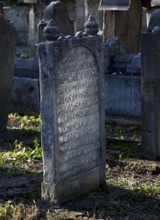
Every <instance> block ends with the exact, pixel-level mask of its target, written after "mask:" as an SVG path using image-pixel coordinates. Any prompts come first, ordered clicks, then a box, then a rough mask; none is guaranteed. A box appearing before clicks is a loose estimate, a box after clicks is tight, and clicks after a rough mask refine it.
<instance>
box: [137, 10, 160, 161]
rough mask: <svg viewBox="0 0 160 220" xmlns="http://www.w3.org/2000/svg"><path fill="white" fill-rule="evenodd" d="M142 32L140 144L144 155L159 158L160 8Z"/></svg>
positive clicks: (149, 157)
mask: <svg viewBox="0 0 160 220" xmlns="http://www.w3.org/2000/svg"><path fill="white" fill-rule="evenodd" d="M152 16H153V17H151V22H150V25H149V27H148V31H149V32H146V33H143V34H142V80H141V82H142V146H143V149H144V156H145V157H146V158H148V159H153V160H156V159H157V158H160V62H159V60H160V23H159V21H160V10H158V11H157V12H156V14H155V13H154V14H153V15H152Z"/></svg>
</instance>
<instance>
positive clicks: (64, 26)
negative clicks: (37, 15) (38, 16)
mask: <svg viewBox="0 0 160 220" xmlns="http://www.w3.org/2000/svg"><path fill="white" fill-rule="evenodd" d="M50 19H54V21H55V22H56V24H57V25H58V27H59V29H60V31H61V33H63V34H64V35H74V22H73V21H72V20H71V19H70V18H69V16H68V12H67V7H66V5H65V4H64V3H62V2H60V1H52V2H51V3H50V4H49V5H48V6H47V7H46V8H45V10H44V15H43V19H42V21H40V22H39V23H38V41H39V42H41V41H43V40H44V38H43V29H44V27H45V26H46V25H47V23H48V21H49V20H50Z"/></svg>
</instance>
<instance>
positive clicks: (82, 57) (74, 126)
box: [56, 46, 100, 179]
mask: <svg viewBox="0 0 160 220" xmlns="http://www.w3.org/2000/svg"><path fill="white" fill-rule="evenodd" d="M56 79H57V80H56V86H57V123H58V142H59V146H60V149H59V151H60V157H59V170H60V176H61V179H64V178H66V177H69V176H73V175H75V174H78V173H80V172H81V171H83V170H85V169H86V167H87V168H88V169H91V168H94V167H96V166H98V163H99V160H98V158H99V152H98V151H99V149H100V146H99V139H100V122H99V120H100V118H99V91H98V90H99V86H98V69H97V64H96V60H95V58H94V56H93V55H92V53H91V52H90V50H88V49H87V48H85V47H82V46H78V47H75V48H72V49H71V51H70V52H69V54H67V55H66V56H65V57H64V58H63V60H62V63H61V65H60V66H59V70H58V73H57V77H56Z"/></svg>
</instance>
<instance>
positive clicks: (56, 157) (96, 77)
mask: <svg viewBox="0 0 160 220" xmlns="http://www.w3.org/2000/svg"><path fill="white" fill-rule="evenodd" d="M48 26H49V27H46V28H45V29H44V35H45V37H47V38H48V41H46V42H43V43H41V44H39V47H38V54H39V61H40V62H39V63H40V91H41V118H42V146H43V167H44V168H43V169H44V182H43V183H42V198H43V200H45V201H49V202H51V203H53V204H57V203H61V202H62V201H65V200H68V199H70V198H72V197H74V196H75V195H79V194H82V193H86V192H89V191H92V190H95V189H96V188H98V187H99V186H100V185H101V186H104V185H105V131H104V120H105V118H104V116H105V114H104V92H103V84H104V81H103V74H104V73H103V47H102V38H101V37H100V36H97V34H96V33H97V30H98V27H97V25H96V24H95V21H94V19H93V17H92V16H90V17H89V20H88V22H87V23H86V24H85V30H86V32H85V33H83V32H78V33H77V34H76V36H75V37H73V38H72V37H65V36H63V35H60V34H58V32H57V28H56V27H55V23H54V21H52V20H51V21H50V22H49V25H48ZM51 26H52V28H51ZM48 31H49V33H48ZM51 33H52V34H53V36H52V37H53V38H52V37H51V35H52V34H51ZM56 36H57V39H56ZM51 38H52V40H51ZM81 53H82V54H83V55H82V54H81ZM85 55H86V57H85ZM81 56H82V57H81ZM87 56H88V57H89V58H87ZM78 61H79V62H78ZM81 68H82V70H83V71H82V70H81ZM75 70H76V71H75ZM92 77H93V78H92ZM74 91H76V92H74ZM93 94H95V95H93ZM88 97H89V98H88ZM62 103H64V105H63V104H62ZM83 108H84V111H83ZM70 111H71V114H70ZM87 115H88V116H87ZM93 116H94V117H93ZM76 118H79V121H78V122H76V121H75V120H76ZM83 127H84V128H83ZM65 132H66V135H65ZM92 132H93V133H92ZM61 133H64V135H61ZM75 140H76V141H75ZM97 146H98V148H97ZM90 149H92V150H90ZM89 150H90V151H89ZM81 154H82V156H81ZM53 168H54V170H53ZM82 186H83V191H82V190H81V189H82Z"/></svg>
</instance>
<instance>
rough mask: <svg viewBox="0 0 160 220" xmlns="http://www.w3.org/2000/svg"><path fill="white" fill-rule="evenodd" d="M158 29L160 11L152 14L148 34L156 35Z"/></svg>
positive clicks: (159, 25)
mask: <svg viewBox="0 0 160 220" xmlns="http://www.w3.org/2000/svg"><path fill="white" fill-rule="evenodd" d="M157 27H159V28H160V10H159V9H158V10H156V11H155V12H153V13H152V15H151V18H150V21H149V25H148V28H147V32H154V33H155V31H154V30H155V29H157Z"/></svg>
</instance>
